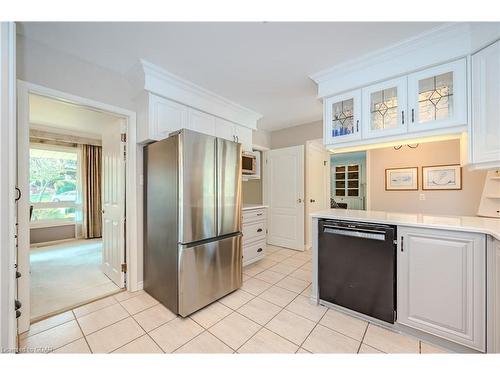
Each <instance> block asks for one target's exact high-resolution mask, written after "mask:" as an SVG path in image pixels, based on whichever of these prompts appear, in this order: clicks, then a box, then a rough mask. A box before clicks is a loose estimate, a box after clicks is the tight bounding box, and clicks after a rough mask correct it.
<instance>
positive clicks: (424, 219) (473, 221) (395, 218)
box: [311, 208, 500, 241]
mask: <svg viewBox="0 0 500 375" xmlns="http://www.w3.org/2000/svg"><path fill="white" fill-rule="evenodd" d="M311 217H316V218H323V219H340V220H353V221H364V222H367V223H380V224H392V225H406V226H410V227H425V228H435V229H446V230H456V231H462V232H475V233H485V234H489V235H491V236H493V237H495V238H496V239H497V240H499V241H500V219H494V218H486V217H479V216H453V215H447V216H445V215H442V216H439V215H427V214H418V213H415V214H409V213H401V212H387V211H363V210H344V209H340V208H332V209H330V210H323V211H317V212H314V213H312V214H311Z"/></svg>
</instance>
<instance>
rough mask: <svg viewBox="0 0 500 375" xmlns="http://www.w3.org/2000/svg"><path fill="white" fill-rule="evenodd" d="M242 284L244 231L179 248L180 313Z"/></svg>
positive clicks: (216, 297) (190, 310)
mask: <svg viewBox="0 0 500 375" xmlns="http://www.w3.org/2000/svg"><path fill="white" fill-rule="evenodd" d="M241 284H242V259H241V234H238V235H236V236H233V237H228V238H224V239H222V240H219V241H213V242H209V243H204V244H201V245H197V246H193V247H186V246H181V248H180V250H179V315H181V316H188V315H190V314H192V313H193V312H195V311H197V310H199V309H201V308H203V307H205V306H207V305H209V304H210V303H212V302H214V301H216V300H218V299H219V298H221V297H223V296H225V295H226V294H228V293H231V292H232V291H234V290H236V289H238V288H239V287H241Z"/></svg>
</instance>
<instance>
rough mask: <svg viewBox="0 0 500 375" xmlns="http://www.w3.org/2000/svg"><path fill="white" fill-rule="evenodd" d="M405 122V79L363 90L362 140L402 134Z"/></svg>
mask: <svg viewBox="0 0 500 375" xmlns="http://www.w3.org/2000/svg"><path fill="white" fill-rule="evenodd" d="M406 122H407V118H406V77H402V78H398V79H393V80H390V81H384V82H381V83H377V84H375V85H372V86H369V87H366V88H364V89H363V137H364V138H374V137H384V136H387V135H394V134H400V133H404V132H405V131H406Z"/></svg>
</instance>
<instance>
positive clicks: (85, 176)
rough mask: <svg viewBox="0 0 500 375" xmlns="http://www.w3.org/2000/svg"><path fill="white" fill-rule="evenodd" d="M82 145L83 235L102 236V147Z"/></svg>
mask: <svg viewBox="0 0 500 375" xmlns="http://www.w3.org/2000/svg"><path fill="white" fill-rule="evenodd" d="M81 147H82V195H83V197H82V198H83V202H82V203H83V237H84V238H99V237H102V213H101V211H102V207H101V204H102V202H101V181H102V180H101V178H102V177H101V174H102V147H101V146H93V145H81Z"/></svg>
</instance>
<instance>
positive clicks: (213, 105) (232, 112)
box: [127, 59, 262, 129]
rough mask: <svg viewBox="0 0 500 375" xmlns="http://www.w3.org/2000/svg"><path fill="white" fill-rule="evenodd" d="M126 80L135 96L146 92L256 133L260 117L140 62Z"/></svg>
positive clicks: (158, 68)
mask: <svg viewBox="0 0 500 375" xmlns="http://www.w3.org/2000/svg"><path fill="white" fill-rule="evenodd" d="M127 76H128V79H129V81H130V83H131V84H132V87H133V88H134V89H135V90H137V93H140V92H141V91H143V90H146V91H149V92H151V93H154V94H157V95H160V96H163V97H165V98H167V99H171V100H174V101H176V102H178V103H181V104H185V105H187V106H190V107H193V108H196V109H199V110H201V111H204V112H207V113H210V114H212V115H215V116H218V117H221V118H224V119H227V120H229V121H232V122H235V123H237V124H239V125H243V126H245V127H247V128H251V129H257V121H258V120H259V119H260V118H262V115H261V114H260V113H257V112H255V111H253V110H251V109H248V108H245V107H243V106H241V105H239V104H238V103H235V102H233V101H230V100H229V99H226V98H224V97H222V96H220V95H218V94H215V93H213V92H211V91H209V90H207V89H204V88H203V87H200V86H198V85H196V84H194V83H192V82H190V81H187V80H185V79H183V78H181V77H179V76H177V75H175V74H172V73H170V72H168V71H167V70H165V69H163V68H161V67H159V66H157V65H155V64H152V63H150V62H148V61H146V60H143V59H140V60H139V62H138V63H137V64H136V65H135V66H134V67H133V68H132V69H131V70H130V72H129V73H128V74H127Z"/></svg>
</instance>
